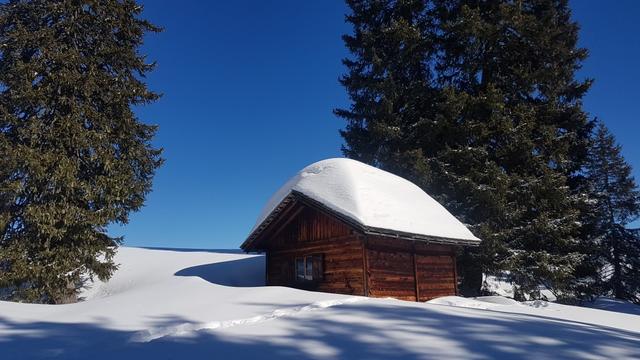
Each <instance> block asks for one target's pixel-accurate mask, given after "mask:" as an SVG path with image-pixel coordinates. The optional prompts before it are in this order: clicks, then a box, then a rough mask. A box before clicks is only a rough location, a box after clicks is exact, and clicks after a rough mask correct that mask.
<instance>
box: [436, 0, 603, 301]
mask: <svg viewBox="0 0 640 360" xmlns="http://www.w3.org/2000/svg"><path fill="white" fill-rule="evenodd" d="M434 3H435V4H434V6H433V12H432V14H433V17H434V18H435V19H436V22H437V23H438V24H439V27H440V31H439V32H438V34H437V38H438V44H439V48H438V54H439V56H438V59H437V65H436V69H437V73H438V74H439V81H440V83H441V85H442V86H443V88H444V89H445V90H446V91H447V94H449V96H448V99H447V100H446V102H452V103H453V104H455V105H456V108H457V109H460V111H459V112H458V111H457V112H453V113H450V114H449V115H448V117H449V118H451V119H452V120H453V121H456V122H458V123H463V124H465V125H464V126H465V127H467V128H470V129H472V131H471V132H469V136H467V137H462V138H461V139H460V140H459V143H458V144H456V145H454V146H451V150H450V151H448V152H451V155H446V153H444V154H442V155H443V156H445V158H447V159H448V161H447V162H445V164H448V165H446V167H445V169H444V170H445V171H444V172H443V173H444V174H445V175H447V174H448V177H449V179H447V180H445V183H447V182H450V183H453V184H456V183H460V182H461V183H462V185H463V186H462V187H460V188H461V189H464V191H463V192H460V191H455V190H454V191H453V193H454V194H456V195H457V198H463V197H464V193H465V192H468V191H471V192H473V187H471V186H466V185H465V183H466V182H471V183H472V184H475V185H476V186H477V187H478V186H479V191H480V192H481V191H483V190H482V189H489V190H490V191H491V192H492V194H491V195H490V197H491V198H492V201H491V202H490V203H489V204H488V205H489V208H488V209H487V208H486V207H484V206H482V207H477V206H476V205H477V202H476V200H475V199H474V197H473V196H471V197H468V199H469V200H470V201H471V202H470V203H466V204H465V203H464V202H462V203H463V204H464V206H463V208H467V209H470V210H469V211H473V212H474V213H472V214H471V215H470V217H471V220H470V222H471V223H474V224H480V225H481V226H480V233H479V235H480V236H481V237H482V238H483V239H484V240H486V241H485V243H484V244H483V246H482V249H481V250H482V251H481V252H480V253H481V255H482V256H481V257H480V260H481V263H483V268H484V269H485V271H489V272H492V271H500V270H508V271H509V272H510V274H511V277H512V279H513V281H514V282H515V284H516V291H517V293H516V296H517V297H522V296H523V295H525V294H526V295H531V296H534V297H538V296H539V291H538V288H539V286H540V285H546V286H547V287H549V288H551V289H552V290H553V291H556V292H557V294H558V295H563V296H570V295H571V294H570V292H571V289H570V288H569V286H570V284H571V283H572V282H573V280H574V279H573V277H574V273H575V264H579V263H580V262H581V258H582V257H583V254H581V253H580V251H579V250H580V246H579V245H580V242H581V240H580V236H579V235H580V232H579V231H580V227H579V222H578V220H579V215H580V211H579V210H580V204H581V202H582V201H583V200H584V199H583V198H582V197H581V196H580V195H579V193H578V191H577V188H578V186H577V183H578V182H579V177H578V175H579V173H580V170H581V168H582V166H583V165H584V161H585V156H586V149H587V145H588V135H589V131H590V129H591V127H592V125H591V122H590V121H589V119H588V118H587V115H586V114H585V113H584V111H583V110H582V103H581V99H582V97H583V96H584V94H585V93H586V91H587V90H588V88H589V86H590V84H591V82H590V81H589V80H585V81H580V80H577V79H576V74H575V73H576V71H577V70H578V69H579V68H580V64H581V62H582V61H583V60H584V59H585V58H586V56H587V52H586V50H585V49H581V48H579V47H578V46H577V41H578V25H577V24H576V23H575V22H574V21H573V20H572V19H571V12H570V9H569V6H568V3H567V1H565V0H519V1H498V0H490V1H471V0H469V1H465V0H435V1H434ZM465 148H467V149H470V150H464V149H465ZM469 151H473V152H478V153H482V154H484V156H486V160H487V161H488V162H489V163H492V164H495V165H497V169H492V171H491V172H489V174H492V173H494V172H495V173H494V174H492V175H491V176H492V177H493V178H494V179H495V180H492V179H491V178H487V172H486V171H484V170H483V168H482V167H483V165H482V164H481V163H479V164H478V165H479V166H471V167H470V166H467V165H465V161H464V159H463V158H460V157H459V156H458V155H457V153H465V152H469ZM458 179H460V180H458ZM496 180H497V181H496ZM454 186H455V185H454ZM456 195H454V196H456ZM487 210H489V216H487V214H486V211H487ZM461 211H463V212H464V211H465V210H464V209H461ZM483 212H484V213H485V214H482V213H483Z"/></svg>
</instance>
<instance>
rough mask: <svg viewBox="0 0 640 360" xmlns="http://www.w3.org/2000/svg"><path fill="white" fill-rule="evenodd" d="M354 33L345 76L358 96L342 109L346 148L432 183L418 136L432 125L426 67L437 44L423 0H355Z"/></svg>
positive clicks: (351, 153)
mask: <svg viewBox="0 0 640 360" xmlns="http://www.w3.org/2000/svg"><path fill="white" fill-rule="evenodd" d="M347 4H348V5H349V7H350V8H351V14H349V15H347V21H349V22H350V23H352V24H353V28H354V31H353V34H351V35H344V36H343V39H344V42H345V44H346V46H347V48H348V49H349V50H350V51H351V53H352V54H354V56H353V57H351V58H346V59H344V60H343V63H344V64H345V66H346V67H347V69H348V73H347V74H346V75H345V76H343V77H342V78H341V79H340V82H341V83H342V85H344V86H345V88H346V89H347V92H348V94H349V96H350V98H351V99H352V104H351V106H350V108H349V109H337V110H335V113H336V114H337V115H338V116H340V117H342V118H344V119H345V120H347V127H346V129H345V130H344V131H341V134H342V136H343V137H344V139H345V142H346V146H344V147H343V152H344V153H345V155H346V156H348V157H351V158H354V159H357V160H359V161H363V162H366V163H369V164H372V165H376V166H379V167H381V168H384V169H386V170H388V171H392V172H394V173H397V174H400V175H402V176H405V177H408V178H410V179H412V180H414V181H415V182H417V183H419V184H425V177H426V176H427V174H426V173H425V171H426V160H425V158H424V155H423V152H422V149H421V148H420V147H419V146H418V145H417V142H418V141H419V140H418V138H420V137H423V136H424V134H430V133H431V130H430V129H431V127H432V126H433V119H432V118H431V115H432V114H433V106H432V103H433V102H426V101H424V99H425V98H430V97H431V96H432V94H431V92H430V91H431V89H430V79H431V74H430V72H429V70H428V68H427V67H425V60H426V59H427V58H428V57H429V56H430V55H429V54H430V53H431V51H432V44H431V43H430V42H429V39H428V38H427V37H426V36H425V34H426V32H427V31H428V28H429V24H428V23H427V22H426V21H425V20H426V18H425V17H424V12H425V10H426V9H425V2H424V1H422V0H399V1H380V0H373V1H358V0H348V1H347Z"/></svg>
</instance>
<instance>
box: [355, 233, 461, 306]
mask: <svg viewBox="0 0 640 360" xmlns="http://www.w3.org/2000/svg"><path fill="white" fill-rule="evenodd" d="M365 244H366V257H367V259H366V260H367V262H368V264H369V265H368V272H367V275H368V276H367V277H368V287H369V296H373V297H393V298H397V299H402V300H412V301H427V300H430V299H433V298H436V297H440V296H448V295H455V294H456V268H455V249H454V248H453V247H452V246H448V245H434V244H426V243H420V242H415V241H409V240H402V239H396V238H390V237H381V236H367V238H366V241H365Z"/></svg>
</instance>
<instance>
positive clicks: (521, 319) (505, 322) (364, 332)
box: [0, 302, 640, 360]
mask: <svg viewBox="0 0 640 360" xmlns="http://www.w3.org/2000/svg"><path fill="white" fill-rule="evenodd" d="M324 311H327V312H329V313H330V316H323V312H324ZM363 318H366V319H368V320H367V321H362V320H359V321H358V319H363ZM283 320H285V321H286V323H285V324H282V323H280V324H279V325H282V326H278V327H277V328H278V329H280V330H279V331H278V334H277V335H269V334H265V332H264V331H263V332H262V333H260V332H259V330H260V328H259V327H260V325H263V324H254V325H252V326H246V327H245V328H244V329H243V328H241V327H236V328H233V331H231V332H228V331H226V330H221V331H220V330H212V331H197V332H194V333H191V334H188V335H187V336H184V337H165V338H161V339H157V340H154V341H151V342H148V343H133V342H130V339H131V337H132V336H133V335H134V333H133V332H130V331H120V330H112V329H107V328H104V327H100V326H97V325H94V324H61V323H48V322H32V323H16V322H10V321H8V320H6V319H4V318H2V317H0V327H3V328H5V329H6V330H8V331H7V333H8V334H9V335H7V336H5V337H3V338H0V349H1V350H0V353H1V354H2V358H4V359H30V358H49V357H58V358H65V359H81V358H91V359H92V360H99V359H113V358H118V359H138V358H153V357H154V356H157V357H158V358H162V359H188V358H202V357H204V356H212V357H215V358H227V357H229V358H232V357H233V358H234V359H254V358H258V357H260V358H266V359H268V358H278V359H289V358H291V359H293V358H296V359H299V358H327V357H328V358H350V359H354V358H363V359H417V358H420V359H425V358H434V359H435V358H443V357H456V358H475V359H485V358H487V359H488V358H509V359H512V358H516V359H517V358H540V357H544V358H556V359H557V358H575V357H596V358H599V357H602V358H606V357H611V356H612V355H615V357H617V358H640V334H638V333H634V332H629V331H622V330H615V329H611V328H605V327H600V326H594V325H584V324H579V323H574V322H570V321H561V320H556V321H553V322H551V321H548V320H544V319H543V318H539V317H537V316H532V315H514V314H500V313H493V314H491V316H490V317H487V314H486V313H485V312H478V311H476V310H469V309H456V313H455V314H454V313H452V311H451V309H449V310H446V309H438V308H437V307H436V308H433V307H429V308H424V307H398V306H393V305H389V304H382V303H370V302H364V303H356V304H350V305H343V306H336V307H333V308H331V309H326V310H322V311H320V312H316V313H313V314H306V315H305V314H303V315H302V316H299V317H298V316H296V317H288V318H281V319H279V320H273V322H280V321H283ZM99 322H100V321H97V323H99ZM185 322H186V321H185V320H184V319H181V318H179V317H171V318H164V319H161V320H159V321H158V322H157V323H156V324H155V325H157V326H168V327H170V326H175V325H179V324H183V323H185ZM271 325H272V324H269V325H266V326H271ZM273 325H275V324H273ZM241 326H243V325H241ZM255 326H258V328H257V329H256V328H255ZM245 329H246V330H247V331H244V330H245ZM238 330H240V331H238ZM256 330H258V332H257V333H256ZM252 333H253V335H252ZM310 349H312V350H310ZM316 351H320V352H316Z"/></svg>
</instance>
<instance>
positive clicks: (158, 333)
mask: <svg viewBox="0 0 640 360" xmlns="http://www.w3.org/2000/svg"><path fill="white" fill-rule="evenodd" d="M365 299H366V298H363V297H350V298H346V299H335V300H325V301H316V302H314V303H311V304H309V305H306V306H299V307H294V308H285V309H277V310H274V311H272V312H270V313H267V314H264V315H258V316H253V317H250V318H245V319H236V320H225V321H211V322H207V323H184V324H180V325H175V326H168V327H161V328H155V329H149V330H143V331H139V332H136V333H135V334H133V336H132V337H131V341H132V342H149V341H152V340H156V339H159V338H163V337H166V336H185V335H188V334H189V333H192V332H194V331H200V330H219V329H227V328H230V327H235V326H240V325H250V324H256V323H261V322H264V321H268V320H274V319H278V318H281V317H288V316H295V315H298V314H300V313H306V312H310V311H317V310H321V309H326V308H329V307H332V306H337V305H343V304H352V303H355V302H359V301H363V300H365Z"/></svg>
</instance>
